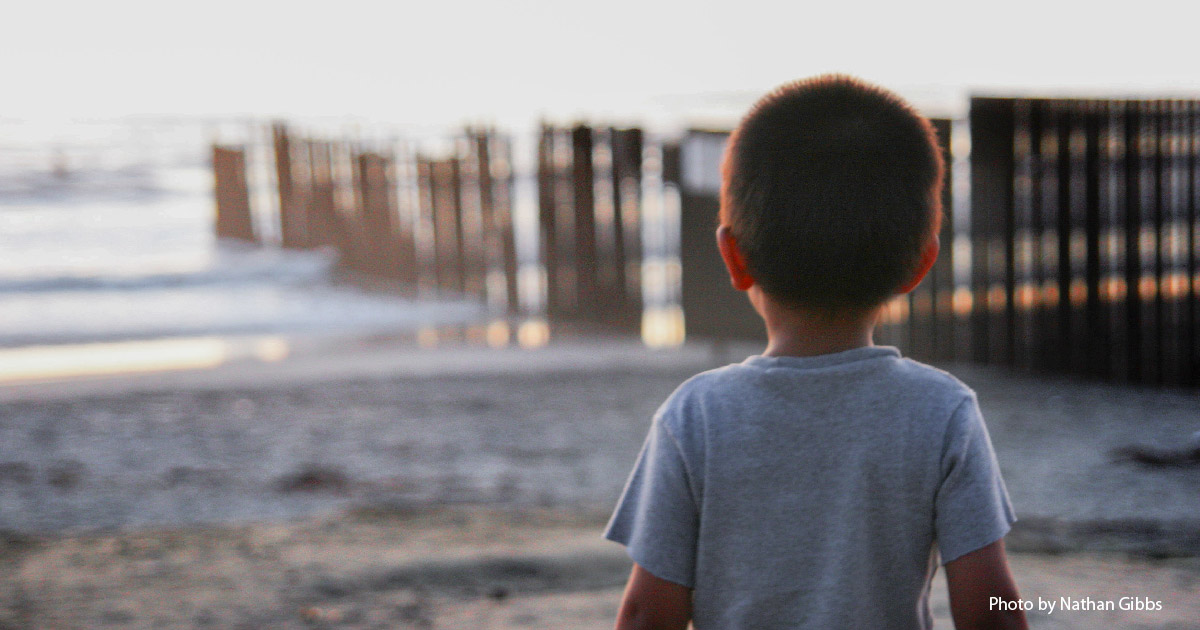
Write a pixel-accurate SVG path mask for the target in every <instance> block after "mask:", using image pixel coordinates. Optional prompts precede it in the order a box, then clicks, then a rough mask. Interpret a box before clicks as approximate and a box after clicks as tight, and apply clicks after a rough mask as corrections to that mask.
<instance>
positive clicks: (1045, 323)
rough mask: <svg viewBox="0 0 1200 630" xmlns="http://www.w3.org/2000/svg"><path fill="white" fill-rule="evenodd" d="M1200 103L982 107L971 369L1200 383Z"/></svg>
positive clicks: (974, 105) (977, 125) (1039, 102)
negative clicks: (1001, 367)
mask: <svg viewBox="0 0 1200 630" xmlns="http://www.w3.org/2000/svg"><path fill="white" fill-rule="evenodd" d="M1198 106H1200V102H1197V101H1181V100H1149V101H1107V100H1065V99H1028V98H1011V99H1005V98H975V99H972V101H971V120H970V122H971V146H972V152H971V185H972V229H971V239H972V242H973V244H974V248H973V254H972V261H971V263H972V285H973V290H974V301H975V305H976V307H975V309H974V311H973V315H972V318H971V322H970V327H971V343H972V358H973V359H974V360H976V361H983V362H988V363H999V364H1006V365H1012V366H1016V367H1021V368H1025V369H1032V370H1048V371H1057V372H1070V373H1076V374H1085V375H1089V376H1094V377H1100V378H1105V379H1111V380H1118V381H1132V382H1144V383H1156V384H1171V385H1193V386H1194V385H1197V384H1200V343H1198V340H1200V334H1198V333H1200V330H1198V329H1197V327H1198V325H1200V322H1198V321H1197V313H1196V307H1197V304H1196V298H1197V292H1198V290H1200V277H1198V276H1197V274H1196V263H1197V260H1196V258H1197V252H1196V239H1197V231H1198V228H1200V226H1198V225H1197V222H1196V201H1197V181H1196V179H1197V174H1198V173H1197V166H1200V165H1198V164H1197V153H1198V151H1200V146H1198V144H1197V135H1198V133H1200V129H1198V127H1197V110H1198Z"/></svg>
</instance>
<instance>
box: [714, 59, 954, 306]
mask: <svg viewBox="0 0 1200 630" xmlns="http://www.w3.org/2000/svg"><path fill="white" fill-rule="evenodd" d="M944 169H945V166H944V164H943V161H942V153H941V149H940V148H939V145H938V142H937V136H936V133H935V131H934V129H933V125H932V124H930V122H929V121H928V120H927V119H926V118H925V117H923V116H921V115H920V114H918V113H917V112H916V110H915V109H914V108H913V107H912V106H911V105H909V104H908V103H907V102H906V101H904V100H903V99H902V98H900V97H899V96H897V95H895V94H893V93H892V92H889V91H887V90H885V89H883V88H880V87H877V86H874V85H871V84H868V83H866V82H863V81H861V80H859V79H856V78H853V77H848V76H844V75H822V76H818V77H813V78H810V79H805V80H800V81H796V82H793V83H788V84H785V85H783V86H780V87H779V88H777V89H775V90H774V91H772V92H770V93H769V94H767V95H766V96H764V97H763V98H762V99H760V100H759V101H758V102H757V103H756V104H755V105H754V106H753V107H752V108H751V109H750V111H749V113H747V114H746V116H745V118H743V119H742V121H741V123H740V124H739V125H738V127H737V129H735V130H734V132H733V134H732V136H731V137H730V139H729V145H728V147H727V149H726V154H725V162H724V164H723V171H724V172H723V177H722V187H721V222H722V223H723V224H725V225H728V226H729V227H730V230H731V232H732V233H733V236H734V237H735V238H736V239H737V242H738V245H739V247H740V249H741V251H742V254H743V255H744V257H745V259H746V263H747V266H748V268H749V270H750V273H751V275H752V276H753V277H754V280H755V282H756V283H757V284H758V285H759V286H760V287H761V288H762V290H763V291H765V292H766V293H768V294H769V295H771V296H772V297H775V298H777V299H778V300H780V301H781V302H782V303H783V304H785V305H792V306H800V307H811V308H816V309H820V310H830V311H840V310H845V309H860V308H869V307H874V306H878V305H880V304H882V303H884V302H886V301H887V300H888V298H890V297H891V296H892V295H893V294H894V293H895V292H896V291H898V290H899V289H900V287H901V286H902V285H903V284H904V283H905V282H906V281H907V280H908V279H909V278H911V274H912V273H913V272H915V271H916V266H917V264H918V263H919V261H920V257H921V252H922V250H923V249H924V246H925V244H926V243H927V242H928V241H929V239H930V238H932V236H933V235H934V234H936V233H937V231H938V229H939V227H940V225H941V211H942V208H941V188H942V177H943V171H944Z"/></svg>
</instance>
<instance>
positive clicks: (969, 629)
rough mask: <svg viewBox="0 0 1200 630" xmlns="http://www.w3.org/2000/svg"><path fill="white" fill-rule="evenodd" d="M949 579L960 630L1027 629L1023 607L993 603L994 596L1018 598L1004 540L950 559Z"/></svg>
mask: <svg viewBox="0 0 1200 630" xmlns="http://www.w3.org/2000/svg"><path fill="white" fill-rule="evenodd" d="M946 582H947V585H948V586H949V590H950V614H951V616H953V617H954V627H955V628H957V629H958V630H975V629H977V628H978V629H984V628H987V629H993V628H995V629H1000V628H1003V629H1008V628H1014V629H1016V630H1025V629H1026V628H1028V626H1027V625H1025V613H1024V612H1023V611H1021V610H1020V609H1017V610H1001V609H1000V607H995V606H992V605H991V603H992V598H993V597H999V598H1001V599H1002V600H1004V601H1006V602H1011V601H1014V600H1016V599H1017V598H1018V597H1019V595H1018V594H1017V587H1016V585H1015V584H1013V579H1012V574H1011V573H1010V572H1009V570H1008V557H1007V556H1006V555H1005V553H1004V539H1000V540H997V541H996V542H994V543H992V544H990V545H988V546H986V547H983V548H981V549H976V550H975V551H972V552H971V553H968V554H966V555H964V556H962V557H959V558H955V559H954V560H951V561H950V562H947V563H946Z"/></svg>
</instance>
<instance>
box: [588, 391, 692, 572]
mask: <svg viewBox="0 0 1200 630" xmlns="http://www.w3.org/2000/svg"><path fill="white" fill-rule="evenodd" d="M698 514H699V511H698V509H697V507H696V499H695V497H694V495H693V494H692V484H691V482H690V479H689V474H688V469H687V466H686V464H685V460H684V457H683V454H682V451H681V448H680V445H679V442H678V441H677V440H676V439H675V438H674V437H673V436H672V435H671V433H670V432H669V431H668V429H667V427H666V426H665V422H664V420H663V415H662V413H661V412H660V413H659V414H656V415H655V417H654V422H653V423H652V425H651V428H650V432H649V434H648V435H647V436H646V441H645V443H644V444H643V445H642V450H641V453H639V454H638V458H637V463H635V464H634V467H633V472H632V473H631V474H630V476H629V481H628V482H627V483H626V484H625V491H624V492H623V493H622V494H621V499H620V500H619V501H618V502H617V507H616V510H615V511H614V512H613V515H612V519H611V520H610V521H609V523H608V528H607V529H606V530H605V532H604V537H605V538H607V539H609V540H612V541H615V542H618V543H621V544H623V545H625V546H626V548H627V550H628V552H629V556H630V557H631V558H632V559H633V561H634V562H636V563H638V564H639V565H641V566H642V568H644V569H646V570H647V571H649V572H650V573H652V574H653V575H655V576H656V577H659V578H661V579H664V580H667V581H669V582H674V583H676V584H680V585H683V586H686V587H688V588H692V586H693V584H694V578H695V557H696V534H697V529H698Z"/></svg>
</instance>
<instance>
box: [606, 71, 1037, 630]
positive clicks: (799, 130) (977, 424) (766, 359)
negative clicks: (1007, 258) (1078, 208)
mask: <svg viewBox="0 0 1200 630" xmlns="http://www.w3.org/2000/svg"><path fill="white" fill-rule="evenodd" d="M721 171H722V172H721V208H720V213H719V217H718V221H719V226H718V227H717V231H716V240H717V249H718V251H719V252H720V254H721V259H722V260H723V261H724V263H725V268H726V270H727V271H728V272H729V280H730V284H731V285H732V286H733V288H735V289H737V290H739V291H745V292H746V294H747V297H748V298H749V300H750V303H751V304H752V305H753V306H754V308H755V311H757V312H758V314H759V315H760V316H761V317H762V319H763V324H764V327H765V329H766V332H767V347H766V349H765V350H764V351H763V353H762V355H761V356H758V357H752V358H751V359H749V360H747V361H745V362H743V363H742V364H741V365H737V366H730V367H727V368H723V369H721V370H716V371H713V372H709V373H706V374H703V375H701V376H698V377H696V378H694V379H692V380H690V381H688V383H686V384H685V385H684V386H682V387H680V388H679V390H678V391H676V392H675V394H674V395H672V397H671V398H670V399H669V400H668V401H667V402H666V403H665V404H664V405H663V407H662V409H661V410H660V412H659V414H658V415H657V416H656V417H655V421H654V423H653V427H652V428H651V430H650V435H649V437H648V438H647V440H646V444H645V447H644V448H643V450H642V454H641V456H640V457H639V459H638V463H637V465H636V467H635V469H634V472H633V474H632V476H631V477H630V480H629V483H628V485H627V487H626V491H625V493H624V495H623V497H622V499H621V503H620V504H619V505H618V506H617V510H616V512H615V513H614V516H613V520H612V523H611V524H610V528H609V530H608V532H607V534H608V536H609V537H610V538H611V539H613V540H616V541H618V542H622V543H624V544H626V545H628V547H629V551H630V555H631V556H632V557H633V559H634V561H635V566H634V569H633V573H632V575H631V576H630V581H629V586H628V587H627V588H626V591H625V597H624V599H623V601H622V604H621V610H620V612H619V613H618V628H620V630H631V629H657V630H663V629H668V630H680V629H682V628H683V627H685V626H686V625H687V623H688V621H690V620H694V621H695V625H696V628H697V629H698V630H704V629H705V628H721V629H736V628H756V629H758V628H781V627H786V628H801V627H803V628H820V629H822V630H825V629H828V628H872V629H878V628H922V627H928V626H929V624H930V619H929V612H928V605H927V598H928V589H929V580H930V577H931V576H932V573H933V571H934V569H935V568H936V566H937V560H938V558H937V555H936V554H935V553H934V548H935V546H936V548H937V549H939V550H940V551H941V556H942V557H941V560H942V561H943V562H945V563H946V578H947V585H948V587H949V589H948V590H949V592H950V609H951V615H952V616H953V617H954V621H955V624H956V625H957V626H958V627H959V628H960V629H966V628H972V629H974V628H1023V627H1025V620H1024V614H1023V613H1022V612H1021V611H1019V610H1017V611H1006V610H1003V609H1002V608H997V607H996V606H994V605H993V604H994V603H995V602H996V601H997V599H999V600H1001V601H1005V602H1010V601H1012V600H1014V599H1016V597H1017V590H1016V586H1015V585H1014V584H1013V581H1012V576H1011V573H1010V572H1009V570H1008V562H1007V559H1006V557H1005V554H1004V545H1003V536H1004V534H1005V533H1006V532H1007V531H1008V528H1009V525H1010V524H1011V523H1012V521H1013V516H1012V510H1011V508H1010V506H1009V503H1008V497H1007V496H1006V495H1005V491H1004V485H1003V483H1002V482H1001V480H1000V474H999V470H998V467H997V465H996V460H995V455H994V454H993V453H992V449H991V445H990V444H989V443H988V438H987V432H986V430H985V429H984V427H983V421H982V419H981V418H980V417H979V408H978V406H977V404H976V401H975V396H974V394H973V393H972V392H971V391H970V390H969V389H967V388H966V387H965V386H963V385H962V384H961V383H959V382H958V381H957V380H955V379H954V378H952V377H950V376H949V375H948V374H945V373H944V372H940V371H938V370H935V369H933V368H930V367H928V366H924V365H921V364H919V363H915V362H912V361H908V360H904V359H902V358H900V355H899V352H898V351H897V350H896V349H894V348H887V347H876V346H874V345H873V343H872V340H871V335H872V332H873V329H874V326H875V322H876V321H877V319H878V317H879V315H880V313H881V311H882V309H883V308H884V306H885V305H886V304H887V303H888V301H889V300H890V299H891V298H893V297H894V296H896V295H901V294H904V293H908V292H909V291H912V290H913V288H914V287H916V286H917V284H918V283H920V282H921V279H922V278H924V277H925V274H926V273H928V272H929V270H930V268H931V267H932V266H933V263H934V261H935V260H936V259H937V255H938V251H939V247H940V245H939V240H938V233H939V230H940V225H941V216H942V214H941V213H942V209H941V205H940V200H941V190H942V182H943V175H944V163H943V160H942V156H941V150H940V149H939V148H938V142H937V138H936V134H935V132H934V129H933V126H932V125H931V124H930V122H929V120H928V119H926V118H924V117H923V116H921V115H920V114H918V113H917V112H916V110H914V109H913V108H912V107H911V106H910V105H909V104H908V103H906V102H905V101H904V100H903V99H901V98H899V97H898V96H896V95H895V94H892V93H890V92H888V91H886V90H883V89H882V88H878V87H876V86H872V85H869V84H866V83H863V82H861V81H859V80H857V79H854V78H851V77H845V76H838V75H828V76H822V77H814V78H812V79H808V80H803V81H797V82H793V83H789V84H785V85H783V86H780V87H779V88H778V89H776V90H775V91H773V92H771V93H769V94H768V95H766V96H764V97H763V98H762V99H760V100H759V101H758V102H757V103H755V105H754V106H753V107H752V108H751V109H750V111H749V112H748V113H747V114H746V116H745V117H744V118H743V119H742V121H741V122H740V123H739V124H738V126H737V128H736V129H735V130H734V131H733V133H732V134H731V135H730V139H729V142H728V144H727V146H726V150H725V158H724V160H723V162H722V167H721Z"/></svg>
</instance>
